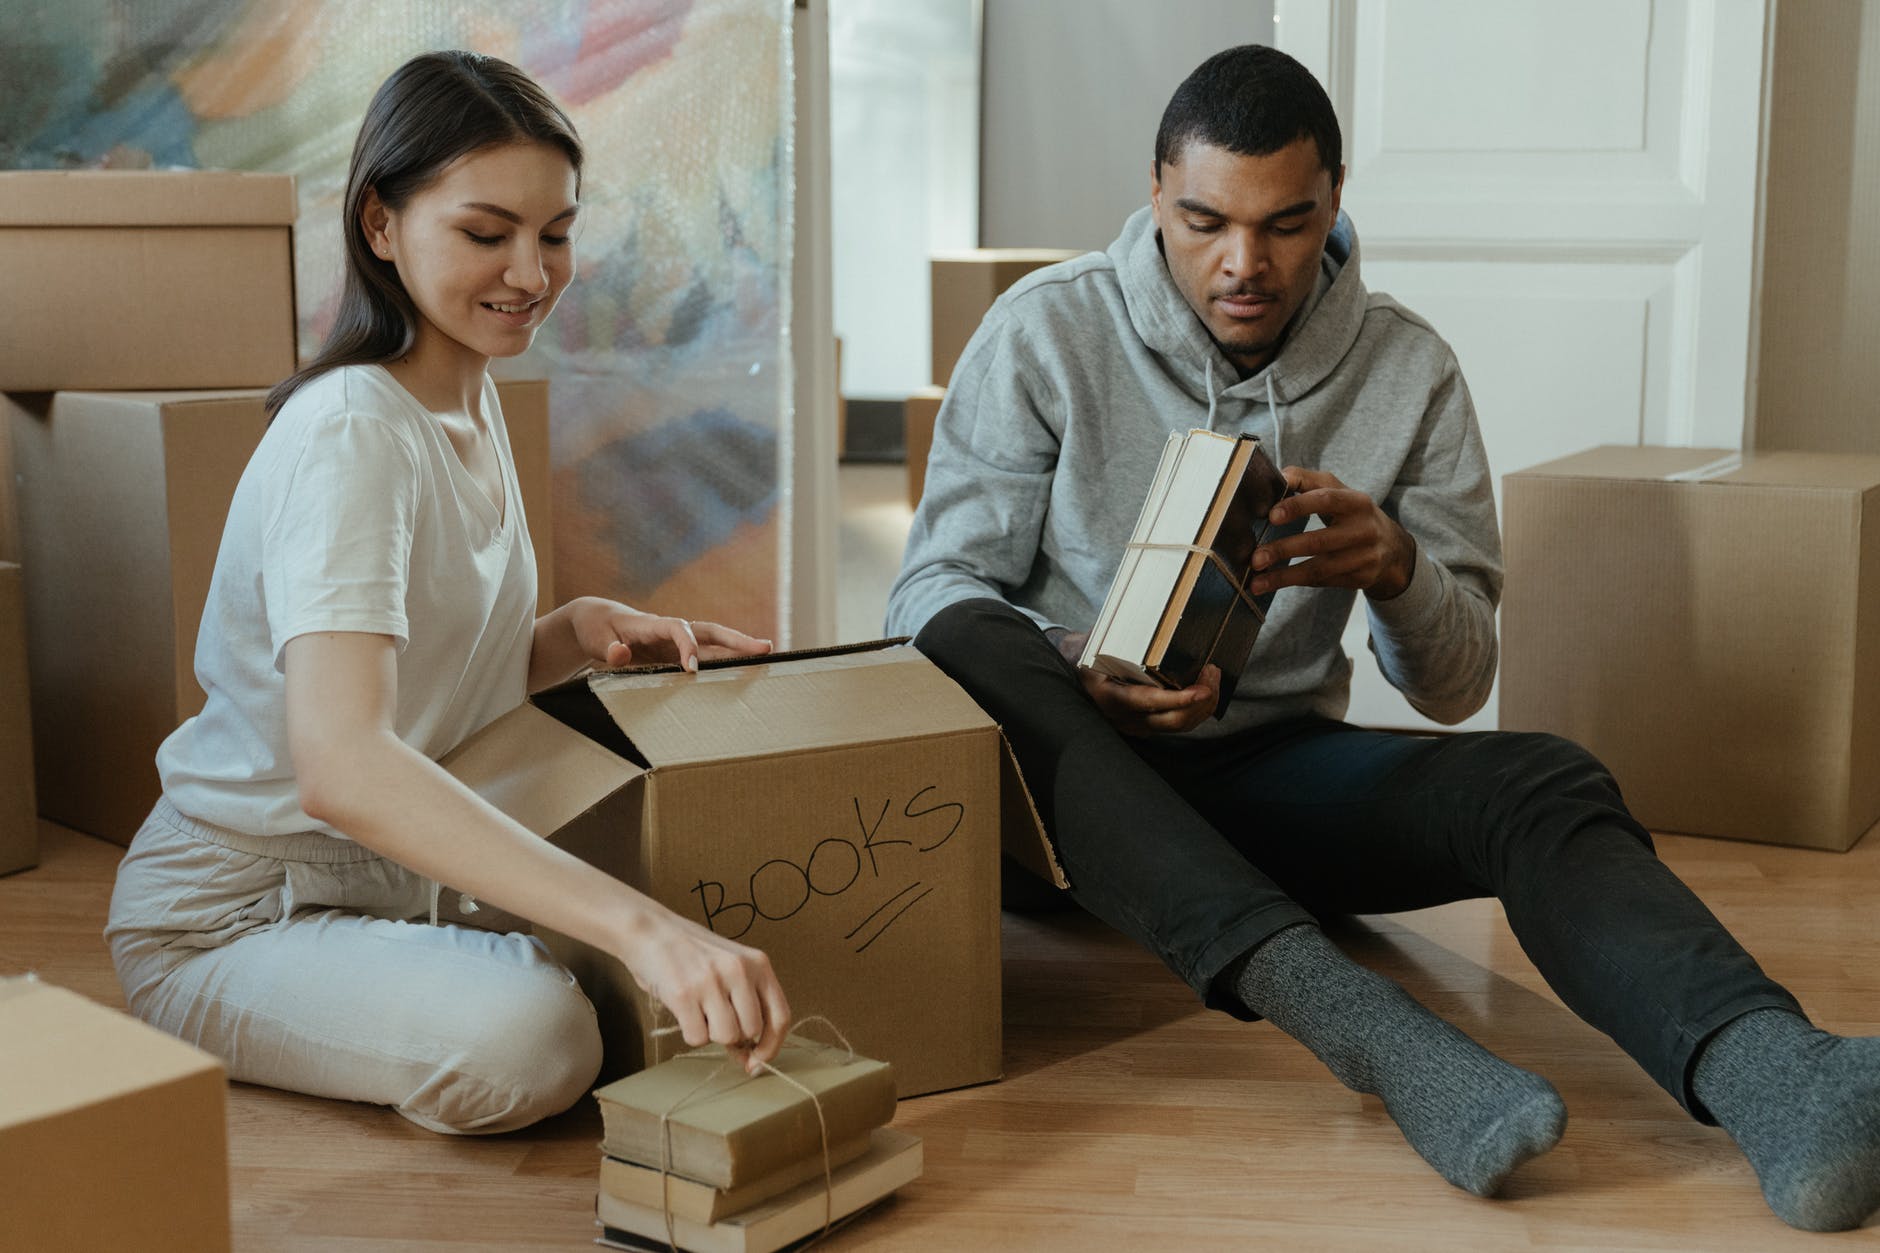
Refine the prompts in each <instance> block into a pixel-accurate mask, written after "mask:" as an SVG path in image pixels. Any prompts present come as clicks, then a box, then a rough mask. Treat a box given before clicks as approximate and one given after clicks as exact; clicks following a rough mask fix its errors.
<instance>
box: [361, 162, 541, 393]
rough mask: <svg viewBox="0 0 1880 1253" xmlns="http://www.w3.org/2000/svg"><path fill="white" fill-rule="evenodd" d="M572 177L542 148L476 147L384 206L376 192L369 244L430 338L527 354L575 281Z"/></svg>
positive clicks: (481, 351) (368, 208)
mask: <svg viewBox="0 0 1880 1253" xmlns="http://www.w3.org/2000/svg"><path fill="white" fill-rule="evenodd" d="M576 186H577V180H576V176H575V171H574V166H573V165H572V164H571V163H570V162H569V160H568V156H567V154H566V153H564V152H563V151H562V150H561V149H560V148H558V147H555V146H554V145H552V144H545V143H517V144H504V145H501V146H499V147H490V148H479V149H477V150H476V151H475V152H471V153H467V154H465V155H464V156H461V157H459V158H458V159H457V160H455V161H453V162H452V163H451V164H450V165H447V166H445V167H444V171H443V173H441V174H439V175H438V177H437V178H435V179H433V180H432V181H431V183H430V184H429V185H427V186H426V187H425V188H424V189H423V190H422V191H419V192H418V193H417V194H415V195H413V196H412V197H411V199H410V200H408V201H406V203H405V205H404V207H403V208H401V209H398V210H391V209H388V208H386V207H385V205H384V204H383V203H382V202H380V200H379V198H378V196H377V194H376V193H374V192H368V193H367V195H366V201H365V207H364V210H363V212H362V214H361V216H362V218H363V223H362V225H363V226H364V228H365V232H366V242H367V243H368V244H369V245H370V246H371V248H372V250H373V251H374V252H375V253H376V254H377V255H378V256H379V257H381V258H383V259H385V260H389V261H391V262H392V263H393V264H394V265H395V266H396V267H397V268H398V277H399V278H400V279H401V280H402V281H403V282H404V285H405V291H406V292H408V293H409V294H410V296H411V300H412V303H413V304H415V305H416V306H417V307H418V313H419V314H420V316H421V317H422V319H423V321H424V323H426V324H428V325H421V326H420V327H419V331H418V335H419V342H420V346H422V345H423V341H424V339H425V338H427V336H428V333H429V332H432V331H435V332H438V333H441V334H442V335H444V336H445V337H447V338H448V339H449V340H451V341H454V342H455V343H456V344H458V345H461V346H462V347H463V348H465V349H467V350H469V352H471V353H473V354H475V355H477V356H480V357H485V358H488V357H513V356H515V355H516V354H518V353H520V352H523V351H525V350H526V349H527V348H528V347H529V345H530V343H531V342H533V341H534V339H535V332H536V330H537V329H539V328H540V327H541V325H542V323H543V322H544V321H546V320H547V318H548V315H549V313H550V312H551V311H552V310H553V309H554V308H555V302H556V301H557V300H558V299H560V298H561V293H562V291H563V289H564V288H566V287H567V286H568V283H569V281H570V280H571V279H573V278H574V241H573V239H572V238H571V235H570V232H572V231H573V229H574V223H575V207H576V206H575V197H576Z"/></svg>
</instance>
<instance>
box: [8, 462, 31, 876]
mask: <svg viewBox="0 0 1880 1253" xmlns="http://www.w3.org/2000/svg"><path fill="white" fill-rule="evenodd" d="M4 442H5V441H4V440H0V443H4ZM26 693H27V682H26V602H25V597H24V595H23V593H22V590H21V587H20V568H19V567H18V566H16V565H13V564H11V563H8V562H0V874H11V873H12V872H13V871H15V870H24V869H26V868H27V867H28V866H36V865H38V864H39V811H38V809H37V808H36V807H35V806H34V804H33V726H32V719H31V717H30V715H29V714H28V704H27V695H26Z"/></svg>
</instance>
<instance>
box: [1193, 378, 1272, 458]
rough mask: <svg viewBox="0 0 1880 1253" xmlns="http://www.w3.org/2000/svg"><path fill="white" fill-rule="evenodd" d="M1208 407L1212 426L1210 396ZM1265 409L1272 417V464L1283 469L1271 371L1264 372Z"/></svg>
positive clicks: (1211, 398) (1211, 401) (1211, 400)
mask: <svg viewBox="0 0 1880 1253" xmlns="http://www.w3.org/2000/svg"><path fill="white" fill-rule="evenodd" d="M1208 407H1209V425H1210V426H1212V425H1213V397H1212V396H1210V397H1209V398H1208ZM1266 409H1267V412H1268V413H1270V414H1272V415H1273V464H1274V465H1275V466H1277V467H1279V468H1282V469H1283V468H1284V467H1285V465H1286V462H1285V460H1284V459H1283V458H1281V456H1280V451H1279V405H1278V404H1277V403H1275V402H1274V400H1273V372H1272V371H1271V370H1268V371H1267V372H1266Z"/></svg>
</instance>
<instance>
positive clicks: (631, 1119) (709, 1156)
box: [594, 1042, 895, 1188]
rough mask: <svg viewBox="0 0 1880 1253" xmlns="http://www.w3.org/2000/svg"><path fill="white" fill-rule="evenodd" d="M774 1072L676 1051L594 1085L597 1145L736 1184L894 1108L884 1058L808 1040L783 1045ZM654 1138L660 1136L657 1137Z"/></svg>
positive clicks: (883, 1119)
mask: <svg viewBox="0 0 1880 1253" xmlns="http://www.w3.org/2000/svg"><path fill="white" fill-rule="evenodd" d="M771 1064H772V1065H773V1066H775V1067H776V1068H777V1069H778V1070H779V1071H782V1072H783V1073H784V1074H787V1075H789V1076H790V1078H791V1079H794V1080H795V1081H796V1083H797V1084H800V1085H801V1086H802V1088H807V1089H808V1090H809V1091H810V1092H813V1093H815V1095H816V1101H817V1102H820V1104H821V1107H822V1118H821V1119H820V1120H819V1119H818V1118H817V1112H816V1104H815V1103H812V1101H811V1100H810V1098H809V1097H808V1096H807V1095H805V1094H804V1093H803V1091H801V1090H800V1089H799V1088H798V1087H796V1086H793V1085H791V1084H790V1083H787V1082H785V1081H784V1080H783V1079H782V1078H780V1077H778V1076H777V1075H773V1074H768V1073H766V1074H760V1075H757V1076H755V1077H752V1076H750V1075H747V1074H745V1073H744V1070H743V1068H742V1067H740V1066H738V1065H737V1064H735V1063H731V1064H727V1063H726V1061H725V1057H724V1054H723V1053H722V1052H721V1051H719V1050H715V1049H714V1050H702V1051H699V1052H694V1053H682V1054H680V1055H679V1056H677V1057H674V1058H671V1059H670V1060H668V1061H665V1062H662V1063H660V1064H659V1065H657V1066H652V1067H649V1068H647V1069H646V1070H642V1071H640V1072H639V1073H638V1074H633V1075H628V1076H627V1077H626V1078H624V1079H616V1080H615V1081H614V1082H612V1083H610V1084H607V1085H606V1086H605V1087H602V1088H599V1089H597V1090H596V1091H595V1093H594V1098H595V1100H597V1101H598V1102H600V1107H601V1127H602V1140H601V1150H602V1151H603V1152H604V1153H605V1154H606V1155H607V1156H608V1157H614V1158H619V1159H620V1160H622V1161H626V1162H632V1163H635V1164H637V1165H641V1166H650V1167H652V1168H653V1169H654V1170H655V1171H657V1170H659V1169H660V1168H661V1166H662V1160H661V1159H662V1156H664V1158H665V1160H664V1162H663V1165H664V1166H665V1168H666V1170H667V1171H668V1172H669V1173H671V1174H674V1175H678V1176H679V1177H681V1178H683V1179H691V1180H695V1181H697V1182H699V1183H703V1184H708V1185H710V1186H711V1187H714V1188H737V1187H741V1186H743V1185H745V1184H747V1183H749V1182H751V1181H752V1180H755V1179H761V1178H763V1177H765V1176H768V1175H771V1174H774V1173H776V1172H778V1171H780V1170H784V1169H786V1168H788V1167H790V1166H792V1165H794V1164H795V1163H797V1162H798V1161H800V1160H802V1159H804V1158H807V1157H810V1156H812V1155H814V1156H815V1157H817V1158H818V1159H820V1158H821V1156H822V1150H823V1143H824V1142H823V1124H824V1123H826V1124H827V1127H828V1137H829V1138H828V1143H829V1145H830V1146H831V1147H832V1148H833V1147H834V1146H837V1145H840V1144H844V1143H846V1142H847V1141H850V1140H853V1139H856V1138H858V1137H865V1136H866V1135H867V1134H868V1133H869V1132H870V1131H871V1130H873V1129H874V1128H876V1127H880V1126H883V1125H885V1124H886V1123H887V1122H888V1121H889V1120H890V1119H892V1118H893V1117H894V1100H895V1097H894V1070H893V1068H892V1067H891V1066H889V1065H888V1064H887V1063H886V1062H879V1061H873V1060H871V1059H869V1058H866V1057H858V1056H856V1055H854V1054H852V1053H850V1052H849V1051H848V1050H846V1049H841V1048H835V1047H832V1046H829V1045H823V1044H815V1043H800V1042H792V1043H790V1044H786V1045H785V1046H784V1047H783V1049H782V1051H780V1052H779V1053H778V1054H777V1058H776V1060H775V1061H774V1062H772V1063H771ZM662 1141H663V1142H664V1143H663V1144H662Z"/></svg>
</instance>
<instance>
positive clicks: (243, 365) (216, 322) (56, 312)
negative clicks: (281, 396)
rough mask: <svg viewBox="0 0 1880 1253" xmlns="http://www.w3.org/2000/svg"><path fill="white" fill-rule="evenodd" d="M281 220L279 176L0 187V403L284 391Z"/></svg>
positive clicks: (290, 358) (46, 178) (283, 202)
mask: <svg viewBox="0 0 1880 1253" xmlns="http://www.w3.org/2000/svg"><path fill="white" fill-rule="evenodd" d="M294 214H295V204H294V180H293V178H292V177H290V176H288V175H285V174H236V173H220V172H216V173H211V172H205V171H174V172H153V171H98V170H89V171H38V170H34V171H11V172H6V173H0V274H5V275H6V281H7V297H8V298H7V299H6V300H5V301H4V302H0V391H53V390H58V389H78V388H86V389H94V388H95V389H104V388H109V389H122V388H181V387H217V388H221V387H266V386H271V385H272V384H274V383H275V382H277V381H278V380H280V379H282V378H285V377H286V376H287V375H288V374H291V373H292V372H293V370H294V336H295V326H294V252H293V222H294Z"/></svg>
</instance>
